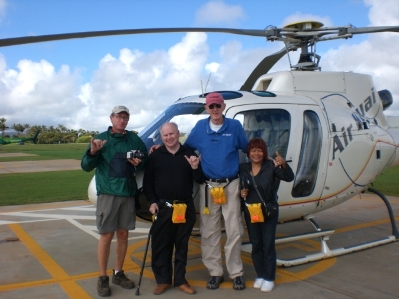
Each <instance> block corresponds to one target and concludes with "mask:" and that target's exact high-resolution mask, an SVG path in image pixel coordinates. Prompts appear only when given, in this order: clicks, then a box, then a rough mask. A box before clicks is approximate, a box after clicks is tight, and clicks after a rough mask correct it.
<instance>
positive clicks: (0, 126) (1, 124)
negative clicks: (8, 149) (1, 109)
mask: <svg viewBox="0 0 399 299" xmlns="http://www.w3.org/2000/svg"><path fill="white" fill-rule="evenodd" d="M6 121H7V120H6V119H5V118H4V117H2V118H0V131H1V137H4V132H5V130H6V129H8V127H7V126H6Z"/></svg>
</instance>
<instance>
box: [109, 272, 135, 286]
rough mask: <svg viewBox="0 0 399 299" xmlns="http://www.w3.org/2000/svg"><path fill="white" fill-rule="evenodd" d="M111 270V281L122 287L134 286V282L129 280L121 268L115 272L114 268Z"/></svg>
mask: <svg viewBox="0 0 399 299" xmlns="http://www.w3.org/2000/svg"><path fill="white" fill-rule="evenodd" d="M112 271H113V275H112V283H113V284H117V285H120V286H121V287H122V288H124V289H133V288H134V287H135V285H134V282H133V281H131V280H130V279H129V278H127V276H126V275H125V273H123V270H121V271H118V273H116V274H115V270H112Z"/></svg>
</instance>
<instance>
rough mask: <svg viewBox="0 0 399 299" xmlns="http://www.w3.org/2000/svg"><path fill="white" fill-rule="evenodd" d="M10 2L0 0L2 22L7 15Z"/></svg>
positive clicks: (0, 19) (0, 18)
mask: <svg viewBox="0 0 399 299" xmlns="http://www.w3.org/2000/svg"><path fill="white" fill-rule="evenodd" d="M7 6H8V3H7V1H6V0H0V22H1V21H2V20H3V18H4V16H5V15H6V10H7Z"/></svg>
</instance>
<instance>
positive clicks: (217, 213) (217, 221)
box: [200, 179, 244, 279]
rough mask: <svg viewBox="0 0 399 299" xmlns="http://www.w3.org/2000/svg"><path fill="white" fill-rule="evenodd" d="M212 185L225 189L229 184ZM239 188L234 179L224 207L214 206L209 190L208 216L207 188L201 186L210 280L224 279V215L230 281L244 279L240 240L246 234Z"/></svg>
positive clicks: (203, 239)
mask: <svg viewBox="0 0 399 299" xmlns="http://www.w3.org/2000/svg"><path fill="white" fill-rule="evenodd" d="M210 185H211V186H213V187H218V186H226V185H227V183H223V184H217V183H210ZM239 185H240V180H239V179H235V180H234V181H232V182H230V184H228V185H227V187H226V188H225V190H224V191H225V194H226V199H227V202H226V203H225V204H224V205H217V204H214V203H213V200H212V197H211V195H210V193H209V189H208V191H207V192H208V208H209V215H207V214H203V211H204V207H205V184H202V185H201V186H200V213H201V224H200V232H201V251H202V262H203V263H204V265H205V267H207V269H208V271H209V274H210V275H211V276H222V275H223V266H222V252H221V243H220V239H221V234H222V232H221V229H222V228H221V217H222V215H223V219H224V224H225V230H226V237H227V238H226V244H225V246H224V251H225V259H226V268H227V272H228V273H229V277H230V278H231V279H233V278H235V277H237V276H242V275H243V273H244V270H243V265H242V260H241V236H242V234H243V233H244V227H243V223H242V217H241V205H240V196H239V194H240V193H239Z"/></svg>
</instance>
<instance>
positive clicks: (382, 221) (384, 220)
mask: <svg viewBox="0 0 399 299" xmlns="http://www.w3.org/2000/svg"><path fill="white" fill-rule="evenodd" d="M394 218H395V220H396V221H399V216H396V217H394ZM387 222H391V220H390V219H389V218H386V219H382V220H376V221H372V222H366V223H362V224H356V225H352V226H348V227H343V228H339V229H336V230H335V233H334V234H337V233H338V234H339V233H344V232H348V231H352V230H357V229H362V228H366V227H370V226H374V225H378V224H384V223H387Z"/></svg>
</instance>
